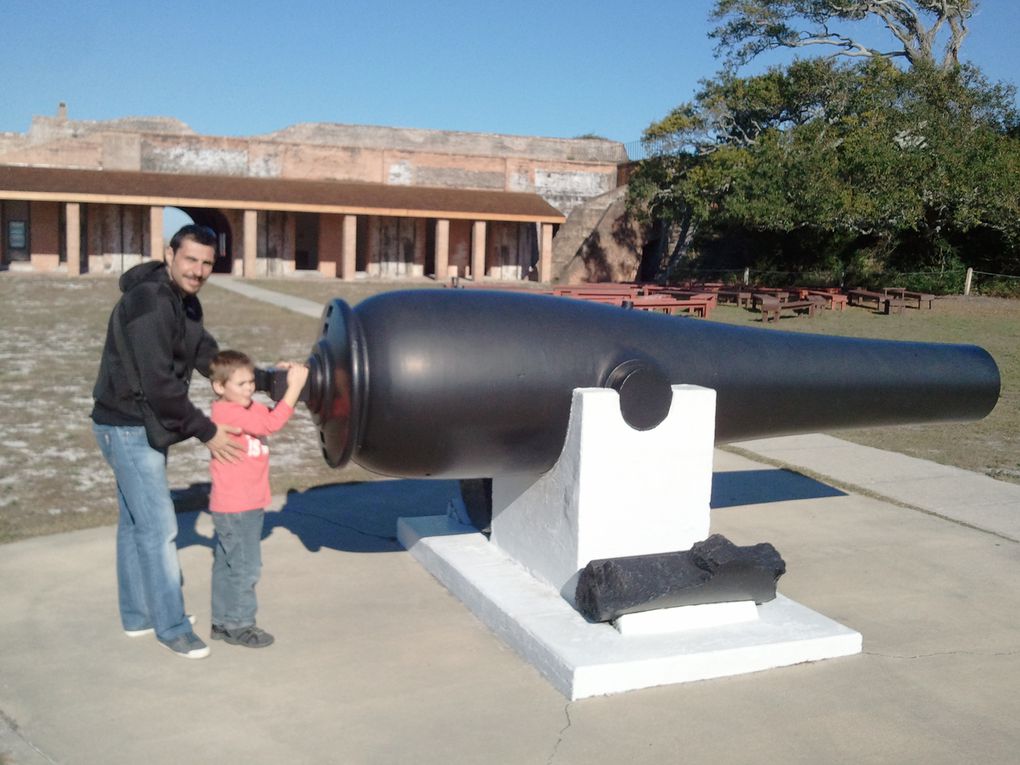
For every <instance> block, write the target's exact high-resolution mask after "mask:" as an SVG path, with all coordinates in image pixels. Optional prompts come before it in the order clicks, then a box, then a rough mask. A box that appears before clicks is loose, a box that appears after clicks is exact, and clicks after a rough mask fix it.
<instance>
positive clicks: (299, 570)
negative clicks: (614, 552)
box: [0, 436, 1020, 765]
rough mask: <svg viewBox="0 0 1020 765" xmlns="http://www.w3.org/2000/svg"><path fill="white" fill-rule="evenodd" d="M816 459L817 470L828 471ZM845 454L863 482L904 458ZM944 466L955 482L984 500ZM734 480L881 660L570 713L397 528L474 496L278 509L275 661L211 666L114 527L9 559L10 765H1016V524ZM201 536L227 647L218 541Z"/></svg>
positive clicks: (746, 466)
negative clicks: (169, 624)
mask: <svg viewBox="0 0 1020 765" xmlns="http://www.w3.org/2000/svg"><path fill="white" fill-rule="evenodd" d="M816 438H817V437H816V436H806V437H803V439H804V440H803V444H804V445H805V448H804V449H802V450H801V451H803V452H804V453H808V454H817V452H818V450H817V449H816V448H812V447H811V444H812V439H816ZM774 441H776V443H769V442H756V443H755V444H753V445H748V444H745V445H744V447H745V448H748V449H749V448H752V446H753V448H756V449H760V450H762V451H763V452H764V451H766V450H772V449H775V450H779V449H783V450H786V451H785V452H784V457H785V458H787V460H788V461H790V462H791V464H792V460H790V459H789V458H792V457H793V456H794V452H796V451H797V449H796V446H797V439H781V441H782V443H778V442H779V441H780V439H775V440H774ZM828 447H829V448H831V449H833V450H836V449H838V450H839V455H840V457H841V459H840V460H838V461H835V460H834V461H833V462H834V463H837V464H839V465H841V466H843V467H844V470H843V472H842V474H840V475H835V476H833V478H834V479H836V480H835V481H834V483H840V484H841V485H842V484H845V483H847V482H849V481H848V479H849V478H853V479H854V480H859V476H860V475H878V474H880V473H881V472H882V471H884V470H885V465H886V463H887V461H888V454H887V453H885V452H881V451H879V450H875V449H868V448H865V447H857V446H853V445H850V444H847V443H846V442H842V441H838V440H836V439H832V442H831V443H829V445H828ZM773 453H778V452H773ZM804 461H805V462H810V463H811V465H810V469H811V470H812V472H814V473H816V474H817V473H818V472H819V471H818V470H817V467H818V465H817V464H815V463H814V462H813V461H812V460H804ZM918 462H921V461H918ZM923 468H924V470H925V471H927V475H929V477H930V480H932V481H941V482H944V483H945V485H953V481H955V480H961V479H963V480H974V479H980V476H972V475H971V474H966V473H965V474H964V475H963V476H961V475H960V471H956V470H954V469H947V468H941V467H940V466H937V465H934V464H932V463H924V465H923ZM806 469H807V468H806ZM716 471H717V472H716V479H715V489H714V496H713V506H714V510H713V531H718V532H721V533H724V534H726V535H727V536H729V537H730V538H731V539H733V540H734V541H735V542H737V543H738V544H750V543H753V542H759V541H770V542H772V543H773V544H774V545H775V546H776V547H777V548H778V549H779V551H780V552H781V553H782V554H783V556H784V558H785V559H786V561H787V567H788V573H787V574H786V576H784V577H783V579H781V580H780V591H781V592H782V593H783V594H785V595H787V596H789V597H791V598H794V599H795V600H797V601H799V602H801V603H804V604H805V605H807V606H809V607H810V608H813V609H815V610H817V611H819V612H821V613H823V614H825V615H827V616H829V617H831V618H833V619H836V620H837V621H839V622H841V623H843V624H846V625H847V626H849V627H852V628H853V629H856V630H859V631H860V632H861V633H862V634H863V636H864V653H863V654H861V655H859V656H855V657H850V658H845V659H834V660H830V661H825V662H820V663H817V664H805V665H800V666H796V667H790V668H786V669H778V670H772V671H769V672H764V673H759V674H753V675H745V676H740V677H733V678H725V679H721V680H711V681H706V682H700V683H692V684H686V685H677V686H668V687H660V688H652V689H648V690H642V691H634V692H630V693H625V694H620V695H616V696H609V697H601V698H592V699H586V700H582V701H577V702H573V703H570V702H568V701H567V700H566V699H564V698H563V697H562V696H561V695H560V694H559V693H557V692H556V691H555V690H553V688H552V687H551V686H550V685H549V684H548V683H546V682H545V680H543V678H542V677H541V676H540V675H539V674H538V672H537V671H536V670H535V669H534V668H532V667H531V666H530V665H528V664H527V663H526V662H524V661H522V660H521V659H519V658H518V657H517V656H516V655H514V654H513V653H512V652H510V651H509V650H508V649H507V648H506V647H505V646H504V645H503V644H502V643H500V642H499V640H497V639H496V638H495V637H494V636H492V635H491V634H489V633H488V632H487V631H486V630H485V629H484V628H483V627H482V626H481V624H480V623H479V622H477V621H476V620H475V619H474V618H473V617H472V616H471V615H470V614H469V613H468V612H467V610H466V609H465V608H464V607H463V606H462V605H461V604H460V603H459V602H458V601H456V600H455V599H454V598H452V597H451V596H450V595H449V594H448V593H447V592H446V590H444V589H443V588H442V587H441V586H440V585H439V584H438V583H437V582H435V581H434V580H433V579H432V578H431V577H430V576H429V575H428V574H427V573H425V572H424V571H423V570H422V569H421V568H420V567H419V566H418V565H417V564H416V563H415V562H414V560H413V559H412V558H411V557H410V555H409V554H407V553H406V552H404V551H402V550H401V549H400V548H399V547H398V546H397V544H396V543H395V542H394V540H393V537H394V534H395V522H396V518H397V517H399V516H401V515H425V514H436V513H442V512H444V511H445V507H446V503H447V502H448V500H449V498H450V497H451V496H452V495H453V494H454V493H455V492H456V484H454V483H452V482H445V481H385V482H379V483H366V484H358V485H353V486H332V487H324V488H322V489H320V490H316V491H309V492H305V493H301V494H292V495H290V496H288V497H281V498H280V499H279V501H278V503H277V505H276V506H275V507H274V508H273V511H272V512H271V513H269V516H268V523H267V534H268V536H267V537H266V539H265V541H264V547H263V555H264V560H265V571H264V576H263V581H262V583H261V584H260V585H259V598H260V612H259V618H260V622H261V623H262V624H263V625H264V626H265V627H266V628H267V629H269V630H270V631H272V632H273V633H275V634H276V636H277V643H276V644H275V645H273V646H271V647H270V648H268V649H265V650H262V651H252V650H248V649H242V648H236V647H231V646H226V645H224V644H222V643H213V644H212V648H213V653H212V655H211V656H210V657H209V658H208V659H205V660H203V661H187V660H183V659H179V658H177V657H174V656H172V655H171V654H170V653H169V652H168V651H166V650H165V649H163V648H162V647H160V646H159V645H158V644H157V643H156V641H155V640H154V639H153V638H151V637H149V638H135V639H130V638H127V637H125V636H124V635H123V634H122V633H121V632H120V629H119V625H118V620H117V611H116V603H115V589H114V573H113V572H114V530H113V529H112V528H100V529H93V530H88V531H81V532H74V533H69V534H60V535H55V536H50V537H42V538H38V539H32V540H27V541H24V542H18V543H14V544H9V545H4V546H2V547H0V582H2V583H3V587H2V588H0V646H2V650H0V712H2V717H0V723H2V726H3V727H4V728H6V733H5V735H3V736H0V752H5V751H6V752H7V753H8V760H7V761H6V762H5V765H8V763H18V764H19V765H20V764H21V763H49V762H60V763H109V764H111V765H112V764H114V763H137V762H146V763H149V764H150V765H159V764H161V763H172V762H173V763H175V762H179V761H187V762H211V761H215V760H220V759H226V760H228V761H245V762H251V763H276V762H281V761H286V762H309V763H318V762H323V763H334V762H335V763H406V762H414V763H477V762H483V761H484V762H492V763H560V764H563V763H593V762H617V761H620V760H626V761H628V762H629V763H663V762H675V761H679V760H681V759H683V760H691V761H699V760H708V761H717V762H728V763H744V762H746V763H806V764H807V763H810V764H811V765H817V763H820V762H825V763H836V762H840V763H870V762H876V763H877V762H889V763H905V762H926V763H954V764H955V763H960V762H983V763H1007V762H1009V763H1012V762H1015V761H1016V752H1017V747H1018V745H1020V731H1018V724H1017V722H1016V721H1017V720H1018V719H1020V695H1018V694H1017V693H1016V688H1017V687H1018V686H1020V656H1018V651H1020V639H1018V629H1017V627H1018V623H1017V616H1016V614H1017V613H1018V610H1020V589H1018V588H1017V587H1016V584H1015V583H1016V581H1017V579H1018V578H1020V547H1018V545H1017V543H1016V542H1013V541H1011V540H1007V539H1005V538H1004V534H1003V530H1002V529H1001V528H999V525H998V522H997V521H996V524H995V525H996V528H990V529H983V528H981V527H980V526H979V525H978V522H979V521H980V518H977V517H974V516H971V517H970V520H969V521H968V522H967V524H966V525H965V524H962V523H960V522H957V521H955V520H950V519H948V518H945V517H941V516H942V513H939V514H933V512H929V511H927V510H921V509H912V508H908V507H904V506H902V505H898V504H891V503H889V502H886V501H883V500H881V499H878V498H875V497H873V496H861V495H858V494H855V493H852V492H846V491H843V490H840V489H838V488H835V487H833V486H832V485H831V484H830V483H828V482H825V481H822V480H817V479H813V478H808V477H806V476H804V475H801V474H798V473H794V472H790V471H788V470H783V469H780V468H777V467H774V466H771V465H766V464H763V463H759V462H754V461H752V460H749V459H747V458H745V457H742V456H738V455H735V454H732V453H727V452H722V451H719V452H717V453H716ZM974 485H975V486H978V487H979V488H978V489H973V488H972V489H971V490H972V491H973V492H974V493H973V494H972V495H971V496H970V497H969V504H970V506H972V507H974V506H980V505H981V504H982V503H983V501H984V500H986V499H988V500H990V501H989V503H988V507H991V508H993V509H994V510H995V512H993V513H990V517H993V519H994V518H995V517H998V515H999V514H1000V511H1001V508H1000V507H999V505H1002V504H1004V500H1002V499H1001V496H1011V497H1014V498H1016V497H1017V496H1018V495H1017V493H1016V492H1017V491H1018V490H1020V487H1016V486H1013V485H1010V484H1000V483H997V482H992V484H991V485H986V484H985V483H984V480H983V479H982V480H978V481H976V483H975V484H974ZM981 487H986V488H990V489H991V490H990V492H988V493H987V494H985V493H982V492H981V490H980V488H981ZM1000 492H1001V494H1000ZM903 496H905V497H906V499H907V500H909V501H910V503H911V504H913V505H916V506H919V505H920V503H921V502H922V501H928V500H926V499H925V497H924V495H923V494H922V493H915V494H906V495H903ZM939 507H942V505H939ZM1013 507H1014V512H1016V511H1018V510H1020V501H1018V502H1017V503H1016V504H1015V505H1014V506H1013ZM942 509H945V508H942ZM179 521H180V525H181V535H180V538H179V540H178V541H179V546H180V557H181V562H182V565H183V568H184V572H185V579H186V581H185V596H186V600H187V604H188V608H189V610H191V611H193V612H194V613H195V614H196V615H197V617H198V627H197V629H198V631H199V633H200V634H202V635H206V634H208V629H209V606H208V594H209V570H210V564H211V551H210V547H209V545H210V540H211V535H212V529H211V523H210V522H209V519H208V516H207V515H206V514H204V513H185V514H181V515H180V516H179ZM0 762H3V760H2V759H0Z"/></svg>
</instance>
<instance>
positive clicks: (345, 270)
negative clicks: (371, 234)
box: [340, 215, 358, 281]
mask: <svg viewBox="0 0 1020 765" xmlns="http://www.w3.org/2000/svg"><path fill="white" fill-rule="evenodd" d="M357 267H358V216H357V215H345V216H344V233H343V245H342V247H341V255H340V278H341V279H344V280H345V281H351V280H353V279H354V277H355V271H356V270H357Z"/></svg>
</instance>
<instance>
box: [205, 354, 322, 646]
mask: <svg viewBox="0 0 1020 765" xmlns="http://www.w3.org/2000/svg"><path fill="white" fill-rule="evenodd" d="M281 366H282V367H284V368H286V369H287V392H286V393H285V394H284V396H283V399H282V400H281V401H280V402H279V403H278V404H277V405H276V406H275V407H274V408H273V409H269V408H268V407H266V406H265V405H264V404H260V403H258V402H257V401H252V396H253V395H254V393H255V365H254V364H253V363H252V360H251V359H250V358H248V356H246V355H245V354H243V353H241V352H239V351H220V352H219V353H217V354H216V355H215V356H214V357H213V359H212V362H211V364H210V367H209V370H210V374H209V379H210V380H211V381H212V387H213V391H214V392H215V393H216V395H217V396H218V398H217V400H216V401H214V402H213V405H212V415H211V419H212V421H213V422H214V423H216V424H217V425H232V426H234V427H238V428H240V429H241V431H242V433H241V435H239V436H234V438H235V439H237V440H238V441H239V442H240V443H241V444H242V445H243V446H244V448H245V452H246V454H245V456H244V457H243V458H242V459H241V461H240V462H236V463H227V462H221V461H219V460H211V461H210V463H209V472H210V474H211V475H212V493H211V495H210V497H209V510H210V511H211V513H212V518H213V527H214V528H215V529H216V538H215V540H214V553H213V570H212V639H213V640H225V641H226V642H227V643H230V644H231V645H241V646H246V647H248V648H264V647H265V646H267V645H270V644H271V643H272V642H273V636H272V635H270V634H269V633H268V632H266V631H265V630H263V629H260V628H259V627H257V626H255V611H256V609H257V603H256V600H255V584H256V583H257V582H258V580H259V574H260V572H261V570H262V556H261V552H260V549H259V545H260V542H261V539H262V521H263V517H264V515H265V508H266V505H268V504H269V502H270V490H269V447H267V446H266V444H265V442H264V441H262V440H261V438H262V437H263V436H267V435H269V434H270V433H275V432H276V431H277V430H279V429H280V428H282V427H283V426H284V424H285V423H286V422H287V420H289V419H290V416H291V415H292V414H293V413H294V405H295V404H296V403H297V400H298V397H299V396H300V395H301V389H302V388H303V387H304V385H305V381H306V380H307V379H308V367H306V366H305V365H303V364H282V365H281Z"/></svg>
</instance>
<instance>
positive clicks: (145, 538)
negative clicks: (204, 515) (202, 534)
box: [92, 424, 191, 642]
mask: <svg viewBox="0 0 1020 765" xmlns="http://www.w3.org/2000/svg"><path fill="white" fill-rule="evenodd" d="M92 431H93V433H95V436H96V441H97V442H98V443H99V449H100V451H101V452H102V453H103V457H105V458H106V461H107V462H108V463H109V464H110V467H111V468H113V475H114V477H115V478H116V479H117V502H118V504H119V506H120V515H119V520H118V522H117V591H118V601H119V604H120V620H121V623H122V624H123V625H124V629H125V630H144V629H149V628H153V629H155V631H156V637H157V638H159V639H160V640H162V641H164V642H167V641H170V640H173V639H174V638H175V637H177V636H178V635H183V634H186V633H188V632H191V623H190V622H189V621H188V620H187V617H186V616H185V615H184V594H183V592H182V591H181V583H182V578H181V565H180V561H178V559H177V545H176V544H175V543H174V540H175V539H176V538H177V517H176V516H175V515H174V503H173V500H172V499H171V498H170V485H169V484H168V482H167V477H166V451H165V450H159V449H153V448H152V447H151V446H149V442H148V440H147V439H146V437H145V428H144V427H142V426H141V425H138V426H121V425H99V424H93V426H92Z"/></svg>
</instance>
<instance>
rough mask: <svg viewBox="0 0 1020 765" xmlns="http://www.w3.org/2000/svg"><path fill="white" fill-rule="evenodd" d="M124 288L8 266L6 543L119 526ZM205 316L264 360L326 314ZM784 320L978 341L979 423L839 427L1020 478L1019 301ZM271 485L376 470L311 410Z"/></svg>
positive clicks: (222, 307)
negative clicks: (115, 393)
mask: <svg viewBox="0 0 1020 765" xmlns="http://www.w3.org/2000/svg"><path fill="white" fill-rule="evenodd" d="M257 285H258V286H260V287H263V288H265V289H273V290H277V291H280V292H286V293H288V294H294V295H299V296H302V297H305V298H308V299H310V300H313V301H315V302H318V303H325V302H327V301H328V300H330V299H332V298H334V297H339V298H342V299H344V300H347V301H348V302H351V303H357V302H359V301H360V300H362V299H364V298H365V297H368V296H370V295H372V294H375V293H377V292H381V291H385V290H390V289H404V288H407V287H408V286H413V287H414V288H434V287H437V286H439V285H437V284H436V283H435V282H431V281H428V280H420V281H415V282H414V283H413V284H411V285H406V284H400V285H398V284H395V283H393V282H355V283H352V284H345V283H343V282H339V281H335V280H329V281H327V280H323V279H291V280H259V281H258V282H257ZM117 295H118V290H117V280H116V278H114V277H108V276H85V277H80V278H76V279H69V278H67V277H65V276H42V275H34V274H31V275H30V274H10V273H0V317H2V320H3V328H4V332H3V335H2V336H0V433H2V438H0V542H7V541H12V540H15V539H22V538H26V537H30V536H37V535H40V534H48V533H55V532H59V531H67V530H71V529H78V528H86V527H92V526H98V525H104V524H112V523H115V522H116V514H117V508H116V504H115V491H116V490H115V485H114V482H113V477H112V474H111V473H110V470H109V468H108V467H107V466H106V464H105V462H103V460H102V457H101V456H100V455H99V452H98V449H97V448H96V446H95V442H94V440H93V438H92V433H91V421H90V420H89V412H90V410H91V406H92V397H91V390H92V385H93V383H94V381H95V374H96V369H97V366H98V362H99V355H100V348H101V345H102V342H103V338H104V333H105V327H106V321H107V318H108V316H109V312H110V309H111V308H112V306H113V304H114V302H115V301H116V298H117ZM202 304H203V307H204V308H205V314H206V326H207V327H208V328H209V330H210V331H211V332H212V333H213V334H214V335H215V336H216V338H217V340H218V341H219V342H220V345H221V346H222V347H225V348H228V347H229V348H238V349H240V350H244V351H246V352H247V353H249V354H250V355H252V356H253V357H254V358H255V359H256V360H257V361H259V362H261V363H267V364H268V363H272V362H274V361H277V360H281V359H295V358H297V359H303V358H305V357H306V356H307V355H308V352H309V349H310V348H311V346H312V343H313V341H314V340H315V338H316V336H317V333H318V331H319V322H318V320H317V319H314V318H310V317H306V316H299V315H297V314H294V313H291V312H289V311H286V310H283V309H280V308H274V307H272V306H269V305H266V304H264V303H259V302H256V301H253V300H249V299H247V298H244V297H241V296H239V295H236V294H234V293H232V292H229V291H227V290H223V289H220V288H218V287H217V286H216V285H215V283H212V284H210V285H208V286H207V287H206V288H205V289H204V290H203V291H202ZM712 318H713V320H717V321H723V322H727V323H734V324H748V325H749V326H756V325H757V315H756V314H753V313H751V312H748V311H744V310H742V309H738V308H734V307H728V306H723V307H720V308H719V309H718V310H717V311H716V312H715V313H714V314H713V317H712ZM772 326H775V327H777V328H779V329H783V330H793V331H805V332H821V333H826V334H841V335H852V336H863V337H881V338H889V339H905V340H926V341H935V342H973V343H976V344H978V345H982V346H984V347H985V348H987V349H988V350H989V351H990V352H991V353H992V355H993V356H994V357H995V359H996V361H997V362H998V363H999V366H1000V369H1001V371H1002V376H1003V393H1002V399H1001V400H1000V402H999V405H998V407H997V408H996V410H995V411H994V412H993V413H992V415H991V416H990V417H988V418H986V419H985V420H984V421H982V422H980V423H974V424H962V425H961V424H956V425H950V426H937V425H927V426H910V427H898V428H879V429H868V430H857V431H842V432H840V433H837V434H836V435H838V436H840V437H842V438H847V439H848V440H852V441H856V442H858V443H864V444H869V445H873V446H879V447H882V448H887V449H892V450H894V451H899V452H903V453H906V454H912V455H915V456H918V457H924V458H926V459H932V460H935V461H937V462H943V463H946V464H952V465H958V466H960V467H964V468H967V469H970V470H975V471H978V472H982V473H986V474H988V475H991V476H994V477H996V478H1000V479H1003V480H1009V481H1013V482H1017V483H1020V398H1018V394H1017V391H1018V390H1020V301H1015V300H1014V301H1009V300H999V299H993V298H967V299H963V298H946V299H940V300H939V301H937V303H936V306H935V309H934V310H933V311H930V312H929V311H912V310H908V311H907V312H906V313H904V314H903V315H900V316H882V315H878V314H873V313H871V312H870V311H866V310H864V309H858V308H855V309H848V310H847V311H846V312H843V313H831V312H823V313H822V314H821V315H820V316H817V317H815V318H812V319H807V318H803V319H800V318H791V319H783V320H781V321H780V322H778V323H777V324H776V325H772ZM193 398H194V400H195V401H196V403H198V404H199V405H200V406H202V407H203V408H207V407H208V404H209V402H210V401H211V398H212V396H211V391H210V389H209V386H208V383H207V382H206V380H205V379H204V378H201V377H200V376H196V377H195V380H194V385H193ZM272 450H273V460H272V466H273V467H272V483H273V490H274V491H275V492H278V493H282V492H285V491H288V490H296V491H302V490H304V489H307V488H310V487H313V486H320V485H323V484H328V483H337V482H347V481H360V480H371V479H372V478H373V476H371V475H370V474H368V473H367V472H365V471H364V470H362V469H361V468H358V467H357V466H351V467H348V468H345V469H343V470H332V469H330V468H328V467H327V466H326V464H325V462H324V461H323V460H322V457H321V455H320V453H319V447H318V435H317V433H316V429H315V427H314V425H313V424H312V422H311V418H310V417H309V415H308V413H307V412H306V411H305V409H304V408H303V407H299V408H298V411H297V414H296V415H295V417H294V419H293V420H292V421H291V423H290V424H288V426H287V427H286V428H284V429H283V430H282V431H281V432H280V433H278V434H276V435H275V436H274V437H273V441H272ZM207 460H208V452H207V450H206V449H205V448H204V447H203V446H202V445H201V444H198V443H195V442H193V441H192V442H186V443H184V444H181V445H179V446H176V447H174V448H173V449H172V450H171V455H170V480H171V485H172V486H173V487H174V488H175V489H178V490H182V491H183V490H186V489H188V488H189V487H192V486H193V485H200V484H203V483H205V482H206V481H207V480H208V479H207V476H208V470H207Z"/></svg>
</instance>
